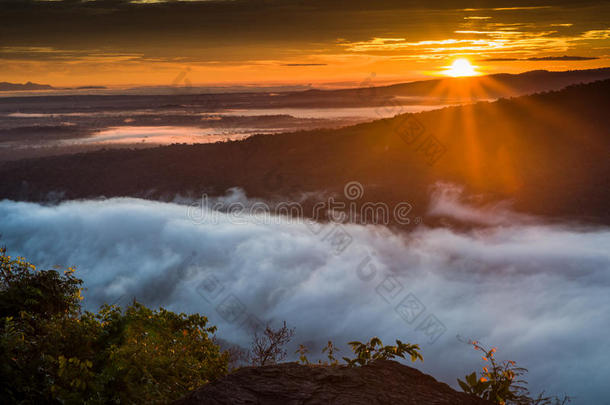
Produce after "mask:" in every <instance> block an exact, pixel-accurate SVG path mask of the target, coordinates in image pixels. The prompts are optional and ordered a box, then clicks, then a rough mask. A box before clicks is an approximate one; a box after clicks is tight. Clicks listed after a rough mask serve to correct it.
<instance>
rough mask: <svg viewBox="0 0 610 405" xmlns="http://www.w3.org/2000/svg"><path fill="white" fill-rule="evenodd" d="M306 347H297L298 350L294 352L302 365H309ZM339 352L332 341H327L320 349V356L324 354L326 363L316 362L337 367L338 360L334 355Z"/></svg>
mask: <svg viewBox="0 0 610 405" xmlns="http://www.w3.org/2000/svg"><path fill="white" fill-rule="evenodd" d="M308 351H309V350H308V349H307V347H305V345H302V344H301V345H299V348H298V349H297V350H296V352H295V353H296V354H298V355H299V361H300V362H301V363H302V364H310V362H309V359H308V358H307V353H308ZM338 351H339V348H338V347H337V346H335V345H334V344H333V342H332V341H330V340H329V341H328V343H327V344H326V346H325V347H324V348H323V349H322V354H324V353H326V358H328V361H326V360H325V361H322V360H318V364H320V365H325V366H337V365H339V360H338V359H337V358H336V357H335V353H336V352H338Z"/></svg>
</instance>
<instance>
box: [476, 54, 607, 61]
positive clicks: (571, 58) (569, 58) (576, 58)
mask: <svg viewBox="0 0 610 405" xmlns="http://www.w3.org/2000/svg"><path fill="white" fill-rule="evenodd" d="M596 59H599V58H598V57H595V56H568V55H563V56H542V57H531V58H521V59H519V58H488V59H482V60H483V61H485V62H512V61H533V62H544V61H555V60H558V61H580V60H596Z"/></svg>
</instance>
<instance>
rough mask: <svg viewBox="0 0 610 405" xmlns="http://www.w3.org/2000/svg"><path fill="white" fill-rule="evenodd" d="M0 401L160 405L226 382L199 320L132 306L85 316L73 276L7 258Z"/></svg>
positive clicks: (1, 300)
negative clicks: (209, 384)
mask: <svg viewBox="0 0 610 405" xmlns="http://www.w3.org/2000/svg"><path fill="white" fill-rule="evenodd" d="M0 278H1V279H0V315H1V317H0V397H1V398H2V399H3V401H6V402H8V403H66V404H72V403H74V404H77V403H78V404H80V403H88V404H98V403H99V404H105V403H155V402H156V403H159V402H162V403H164V402H168V401H171V400H174V399H177V398H179V397H181V396H183V395H184V394H186V393H187V392H188V391H189V390H192V389H194V388H197V387H199V386H201V385H203V384H205V383H206V382H208V381H210V380H213V379H215V378H217V377H219V376H223V375H225V374H226V373H227V364H228V353H221V352H220V349H219V347H218V346H217V345H216V344H215V343H214V342H213V340H212V336H211V335H212V334H213V333H214V332H215V331H216V328H215V327H213V326H208V325H207V322H208V321H207V319H206V318H205V317H204V316H201V315H197V314H195V315H186V314H176V313H174V312H171V311H167V310H165V309H162V308H161V309H159V310H151V309H149V308H146V307H145V306H144V305H142V304H140V303H138V302H135V300H134V302H133V304H132V305H130V306H128V307H127V308H126V309H124V310H122V309H120V308H118V307H115V306H103V307H102V308H101V310H100V311H99V312H98V313H92V312H81V308H80V299H81V295H80V292H81V284H82V281H81V280H79V279H77V278H76V277H74V270H72V269H69V270H68V271H66V272H63V274H60V273H59V272H57V271H55V270H42V271H39V270H36V268H35V267H34V266H33V265H31V264H29V263H27V262H26V261H25V259H22V258H17V259H12V258H11V257H10V256H7V255H6V250H5V249H2V250H1V255H0Z"/></svg>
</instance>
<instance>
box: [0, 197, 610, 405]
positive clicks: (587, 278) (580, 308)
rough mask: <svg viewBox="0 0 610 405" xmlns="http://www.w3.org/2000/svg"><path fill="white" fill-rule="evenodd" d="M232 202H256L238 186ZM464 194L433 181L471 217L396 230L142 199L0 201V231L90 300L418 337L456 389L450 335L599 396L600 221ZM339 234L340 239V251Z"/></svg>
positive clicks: (234, 330) (604, 264)
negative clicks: (576, 221) (69, 278)
mask: <svg viewBox="0 0 610 405" xmlns="http://www.w3.org/2000/svg"><path fill="white" fill-rule="evenodd" d="M227 201H228V202H232V203H237V202H239V201H243V202H244V203H246V205H248V204H249V206H252V205H253V204H254V203H255V202H254V203H252V201H250V202H248V201H247V200H245V197H244V195H243V194H240V193H233V194H232V195H231V196H229V197H228V200H227ZM475 202H476V199H474V200H473V199H470V200H464V199H463V198H462V197H461V195H460V191H459V188H456V187H451V186H444V187H439V188H438V189H437V190H436V194H435V202H434V203H433V204H432V206H431V213H433V214H434V215H436V216H448V217H452V218H461V219H462V220H464V221H467V222H475V223H480V224H481V226H480V227H475V228H474V229H471V230H469V231H467V232H466V231H458V230H455V229H451V228H427V227H425V226H423V225H422V226H420V227H419V228H417V229H415V230H414V231H413V232H410V233H397V232H394V231H391V230H389V229H387V228H385V227H381V226H372V225H369V226H360V225H343V226H337V225H333V224H326V225H320V224H304V223H300V222H290V221H288V220H284V221H262V220H261V218H260V217H257V216H255V215H243V214H239V213H237V214H235V213H234V214H231V213H227V214H220V213H216V214H214V213H213V212H211V211H205V213H207V214H208V215H209V216H208V217H205V218H203V220H201V219H202V218H198V220H197V221H193V220H191V219H190V218H189V216H188V215H187V212H188V210H187V206H185V205H180V204H175V203H161V202H153V201H146V200H138V199H109V200H95V201H71V202H64V203H62V204H60V205H39V204H33V203H26V202H13V201H6V200H5V201H2V202H0V218H2V222H1V223H0V233H1V234H2V236H3V239H2V242H3V244H6V245H7V247H8V248H9V250H10V252H12V253H13V254H19V255H24V256H26V257H27V258H28V259H29V260H30V261H32V262H34V263H35V264H37V265H39V267H40V266H42V267H47V268H48V267H50V266H53V265H60V266H76V267H77V269H78V270H77V274H78V275H80V277H82V278H83V279H84V280H85V285H86V287H87V289H88V290H87V292H86V293H85V294H84V295H85V297H86V301H85V305H86V306H87V307H88V308H89V309H96V308H97V306H98V305H100V304H101V303H103V302H109V303H115V302H116V303H119V304H125V303H127V302H129V300H131V299H132V298H133V297H136V298H137V299H138V300H141V301H143V302H145V303H146V304H148V305H152V306H160V305H163V306H165V307H168V308H171V309H173V310H176V311H187V312H195V311H196V312H201V313H203V314H205V315H207V316H208V317H209V318H210V319H211V321H212V323H214V324H216V325H218V326H219V336H220V337H221V338H223V339H226V340H229V341H232V342H235V343H238V344H242V345H246V344H247V342H248V336H249V332H248V328H247V327H245V326H244V325H250V324H253V323H254V324H255V323H257V322H259V321H260V322H267V321H269V322H272V323H275V324H277V323H279V322H280V321H281V320H284V319H285V320H287V321H288V322H289V323H290V324H291V325H293V326H295V327H296V328H297V336H296V338H295V342H294V343H295V344H298V343H303V342H305V343H307V344H308V345H309V346H310V347H311V351H312V352H314V353H315V352H316V351H319V349H320V348H321V347H322V345H323V344H324V343H325V342H326V340H328V339H332V340H334V341H335V342H336V343H340V344H344V343H346V342H348V341H350V340H354V339H366V338H369V337H371V336H374V335H378V336H380V337H381V338H382V339H383V340H384V341H385V340H387V341H391V339H395V338H401V339H403V340H406V341H411V342H417V343H420V344H421V345H422V347H423V354H424V357H425V360H426V361H425V363H424V364H423V365H421V366H420V365H418V367H419V368H421V369H422V370H423V371H425V372H428V373H431V374H433V375H434V376H435V377H437V378H439V379H441V380H442V381H445V382H447V383H449V384H452V385H454V386H455V378H457V377H462V376H463V375H464V374H465V373H466V372H468V371H471V370H475V369H478V368H479V366H480V364H479V362H480V359H479V357H478V356H477V353H476V352H474V351H473V350H472V349H471V348H470V347H468V346H467V345H465V344H463V343H461V342H460V341H458V339H456V337H455V336H456V335H461V336H464V337H466V338H475V339H477V340H481V341H483V342H487V343H489V344H492V345H496V346H498V347H499V353H498V355H499V357H500V358H503V357H505V358H509V359H513V360H516V361H518V362H519V363H520V364H521V365H523V366H525V367H528V368H529V369H530V380H531V381H532V384H533V385H532V388H533V390H534V391H536V390H542V389H547V390H549V391H550V392H554V393H563V392H564V391H568V393H569V394H571V395H574V396H576V401H575V402H574V403H575V404H587V403H594V402H596V401H595V399H598V398H604V397H608V395H610V391H609V388H608V386H607V384H606V382H605V379H606V377H605V376H607V375H609V374H610V344H609V343H608V339H607V336H608V334H609V333H610V305H609V304H610V298H609V297H608V288H609V287H610V252H609V251H608V249H607V247H608V245H609V244H610V230H609V229H607V228H599V229H585V228H575V227H568V226H560V225H547V224H543V223H541V222H539V221H535V220H533V219H532V218H530V217H525V216H522V215H519V214H515V213H513V212H511V211H510V209H509V207H508V206H506V205H499V206H487V207H482V208H480V209H477V208H475V207H474V206H473V204H474V203H475ZM213 214H214V215H213ZM494 215H496V216H497V218H495V219H494ZM276 219H277V218H276ZM337 232H339V233H341V232H344V236H345V235H349V238H348V239H346V240H350V239H351V243H350V244H349V245H347V246H343V247H344V248H345V249H344V250H341V249H337V246H336V245H337V244H336V242H337V238H335V236H334V235H336V234H337ZM340 247H341V246H340ZM401 303H402V304H401ZM405 303H411V304H416V305H415V307H416V308H419V309H418V310H417V311H414V310H411V312H409V311H405V310H404V309H405V308H406V306H405V305H403V304H405ZM411 308H413V307H411ZM416 315H417V317H416ZM234 318H235V319H234ZM257 319H258V321H257ZM426 322H428V323H430V322H432V323H433V324H434V325H433V326H434V327H433V328H432V329H430V328H429V327H428V328H427V326H429V325H428V324H426ZM432 341H434V342H432ZM346 350H347V349H346V348H345V347H343V351H342V352H341V353H340V354H341V355H343V354H346V353H345V351H346ZM591 370H595V372H592V371H591Z"/></svg>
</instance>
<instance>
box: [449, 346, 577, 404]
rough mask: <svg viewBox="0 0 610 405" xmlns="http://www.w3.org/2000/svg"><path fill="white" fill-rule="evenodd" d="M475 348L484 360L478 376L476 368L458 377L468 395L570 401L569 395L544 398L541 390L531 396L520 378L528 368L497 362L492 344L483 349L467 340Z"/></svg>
mask: <svg viewBox="0 0 610 405" xmlns="http://www.w3.org/2000/svg"><path fill="white" fill-rule="evenodd" d="M469 343H470V344H472V345H473V347H474V349H475V350H478V351H481V352H482V353H483V355H482V356H481V358H482V359H483V361H485V363H486V364H485V365H484V366H483V368H482V371H483V372H482V373H481V377H478V376H477V373H476V371H475V372H473V373H471V374H469V375H467V376H466V377H465V381H462V380H460V379H459V378H458V380H457V381H458V384H459V385H460V387H461V388H462V390H464V392H466V393H468V394H473V395H476V396H478V397H480V398H483V399H486V400H488V401H491V402H494V403H496V404H499V405H554V404H557V405H564V404H566V403H569V402H570V399H569V398H568V397H564V398H563V399H559V398H557V397H545V396H544V393H542V394H540V395H538V396H537V397H536V398H532V397H530V392H529V390H528V389H527V381H525V380H523V379H522V376H524V375H525V374H526V373H527V369H525V368H523V367H518V366H517V365H516V363H515V362H514V361H512V360H505V361H502V362H498V361H497V360H496V359H495V357H494V355H495V353H496V351H497V349H496V348H495V347H492V348H491V349H489V350H488V349H486V348H484V347H483V346H482V345H481V344H480V343H479V342H477V341H471V342H469Z"/></svg>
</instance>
